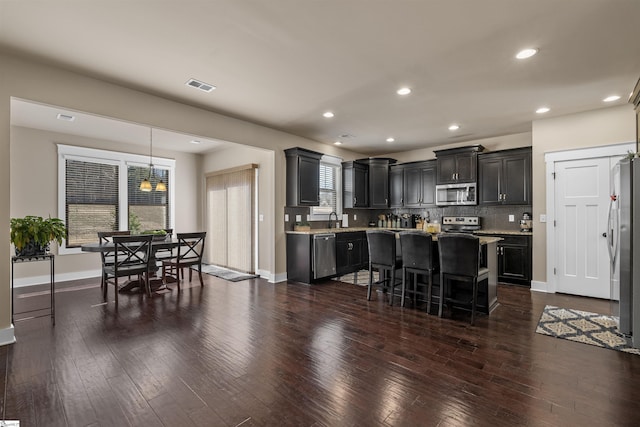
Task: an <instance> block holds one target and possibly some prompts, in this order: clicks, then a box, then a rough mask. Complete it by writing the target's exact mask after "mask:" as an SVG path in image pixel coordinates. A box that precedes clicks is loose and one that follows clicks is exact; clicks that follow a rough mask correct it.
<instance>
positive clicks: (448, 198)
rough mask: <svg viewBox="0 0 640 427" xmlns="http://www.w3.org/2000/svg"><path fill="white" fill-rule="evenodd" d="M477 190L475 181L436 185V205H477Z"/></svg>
mask: <svg viewBox="0 0 640 427" xmlns="http://www.w3.org/2000/svg"><path fill="white" fill-rule="evenodd" d="M477 204H478V192H477V191H476V183H475V182H467V183H465V184H442V185H436V205H438V206H449V205H477Z"/></svg>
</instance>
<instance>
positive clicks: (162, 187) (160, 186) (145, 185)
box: [140, 128, 167, 193]
mask: <svg viewBox="0 0 640 427" xmlns="http://www.w3.org/2000/svg"><path fill="white" fill-rule="evenodd" d="M152 174H153V175H154V176H155V174H154V173H153V128H149V176H148V177H147V178H145V179H143V180H142V182H141V183H140V191H144V192H145V193H148V192H150V191H151V190H152V189H153V186H152V185H151V175H152ZM156 191H167V185H166V184H165V183H164V181H163V180H162V178H160V181H158V183H157V184H156Z"/></svg>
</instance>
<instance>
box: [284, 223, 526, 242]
mask: <svg viewBox="0 0 640 427" xmlns="http://www.w3.org/2000/svg"><path fill="white" fill-rule="evenodd" d="M367 230H389V231H395V232H396V233H401V232H403V231H422V230H418V229H417V228H384V227H351V228H317V229H312V230H309V231H287V232H286V233H287V234H306V235H311V236H312V235H314V234H327V233H349V232H355V231H367ZM475 234H480V233H475ZM487 234H508V233H507V232H504V233H497V232H492V233H487ZM518 234H522V235H524V234H525V233H520V232H518ZM432 236H433V240H434V241H437V240H438V235H437V234H432ZM478 238H479V239H480V244H481V245H486V244H489V243H496V242H499V241H500V240H502V239H501V238H500V237H495V236H484V235H478Z"/></svg>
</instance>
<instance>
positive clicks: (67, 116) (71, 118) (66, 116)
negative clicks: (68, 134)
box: [57, 113, 76, 122]
mask: <svg viewBox="0 0 640 427" xmlns="http://www.w3.org/2000/svg"><path fill="white" fill-rule="evenodd" d="M57 118H58V120H64V121H65V122H72V121H74V120H75V119H76V116H72V115H70V114H62V113H58V116H57Z"/></svg>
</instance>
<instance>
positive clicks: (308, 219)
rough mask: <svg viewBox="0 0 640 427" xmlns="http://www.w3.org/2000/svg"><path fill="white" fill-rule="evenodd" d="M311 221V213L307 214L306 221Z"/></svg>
mask: <svg viewBox="0 0 640 427" xmlns="http://www.w3.org/2000/svg"><path fill="white" fill-rule="evenodd" d="M309 221H311V215H309V214H307V222H309Z"/></svg>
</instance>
